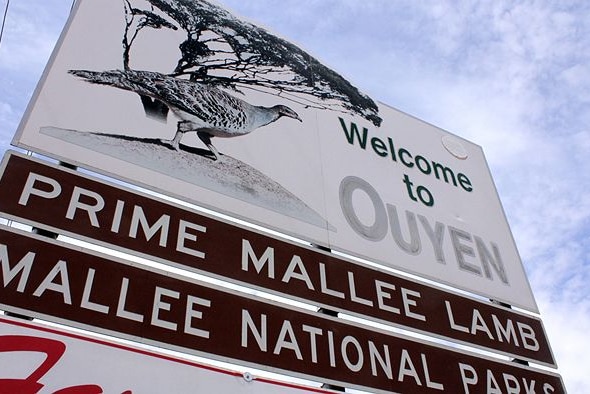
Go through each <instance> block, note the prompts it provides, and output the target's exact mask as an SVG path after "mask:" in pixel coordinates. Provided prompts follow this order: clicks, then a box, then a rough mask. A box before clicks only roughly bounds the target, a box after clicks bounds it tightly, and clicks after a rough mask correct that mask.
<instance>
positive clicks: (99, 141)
mask: <svg viewBox="0 0 590 394" xmlns="http://www.w3.org/2000/svg"><path fill="white" fill-rule="evenodd" d="M77 4H78V7H77V9H76V12H75V17H74V18H72V20H71V22H70V23H69V25H68V28H67V29H66V33H65V34H64V36H63V37H62V40H61V41H60V45H59V47H58V50H57V51H56V53H55V55H54V56H53V58H52V61H51V62H50V65H49V66H48V69H47V71H46V73H45V76H44V79H43V80H42V82H41V83H40V85H39V89H38V91H37V93H36V95H35V98H34V99H33V101H32V103H31V105H30V107H29V110H28V111H27V115H26V116H25V118H24V120H23V122H22V124H21V127H20V128H19V131H18V133H17V135H16V137H15V140H14V143H15V144H16V145H19V146H21V147H25V148H29V149H33V150H37V151H40V152H43V153H45V154H48V155H51V156H54V157H57V158H59V159H62V160H64V161H66V162H70V163H73V164H77V165H83V166H86V167H90V168H93V169H95V170H98V171H99V172H104V173H107V174H110V175H114V176H116V177H119V178H122V179H125V180H128V181H131V182H135V183H140V184H142V185H144V186H147V187H149V188H152V189H155V190H158V191H161V192H164V193H167V194H172V195H174V196H176V197H179V198H181V199H185V200H189V201H192V202H195V203H197V204H201V205H205V206H207V207H210V208H213V209H217V210H221V211H223V212H225V213H229V214H231V215H233V216H237V217H240V218H243V219H246V220H248V221H252V222H256V223H258V224H261V225H264V226H267V227H270V228H273V229H276V230H278V231H281V232H284V233H288V234H291V235H294V236H297V237H301V238H302V239H306V240H309V241H312V242H314V243H317V244H320V245H323V246H326V247H330V248H333V249H339V250H342V251H345V252H347V253H351V254H354V255H357V256H361V257H365V258H368V259H370V260H373V261H377V262H379V263H381V264H383V265H385V266H388V267H392V268H396V269H401V270H404V271H407V272H411V273H414V274H418V275H421V276H424V277H427V278H430V279H433V280H436V281H442V282H444V283H447V284H450V285H452V286H456V287H459V288H462V289H465V290H468V291H471V292H475V293H478V294H481V295H484V296H486V297H489V298H493V299H496V300H499V301H503V302H506V303H509V304H512V305H516V306H519V307H522V308H525V309H528V310H531V311H537V306H536V303H535V300H534V298H533V295H532V292H531V290H530V287H529V284H528V281H527V279H526V276H525V273H524V270H523V267H522V263H521V261H520V258H519V256H518V252H517V250H516V247H515V245H514V241H513V239H512V235H511V233H510V230H509V227H508V224H507V221H506V218H505V216H504V213H503V210H502V207H501V205H500V202H499V199H498V196H497V192H496V190H495V187H494V184H493V181H492V179H491V176H490V173H489V170H488V168H487V164H486V161H485V158H484V155H483V153H482V150H481V148H480V147H479V146H477V145H474V144H472V143H470V142H468V141H465V140H463V139H460V138H458V137H456V136H453V135H451V134H449V133H447V132H445V131H443V130H441V129H438V128H436V127H434V126H432V125H429V124H427V123H424V122H422V121H420V120H418V119H415V118H413V117H411V116H408V115H406V114H403V113H401V112H399V111H397V110H395V109H392V108H390V107H387V106H385V105H382V104H377V103H376V102H374V101H373V100H372V99H371V98H370V97H368V96H366V95H364V94H362V93H360V92H359V91H358V89H357V88H356V87H354V86H353V85H352V84H350V82H348V81H347V80H345V79H344V78H342V77H341V76H340V75H338V74H337V73H336V72H334V71H333V70H331V69H329V68H328V67H326V66H325V65H323V64H321V63H320V62H318V61H317V60H316V59H314V58H313V57H311V56H310V55H309V54H307V53H306V52H304V51H303V50H301V49H300V48H298V47H297V46H295V45H293V44H291V43H289V42H288V41H285V40H283V39H281V38H278V37H276V36H275V35H272V34H270V33H268V32H267V31H266V30H262V29H260V28H258V27H256V26H255V25H252V24H250V23H247V22H243V21H241V20H240V19H238V18H237V17H235V16H233V15H232V14H231V13H229V12H228V11H226V10H225V9H223V8H221V7H219V6H217V5H215V4H213V3H209V2H206V1H203V0H147V1H146V0H132V1H130V2H123V1H118V0H109V1H92V0H83V1H80V2H78V3H77ZM88 48H92V50H91V51H89V50H88ZM96 209H99V207H96Z"/></svg>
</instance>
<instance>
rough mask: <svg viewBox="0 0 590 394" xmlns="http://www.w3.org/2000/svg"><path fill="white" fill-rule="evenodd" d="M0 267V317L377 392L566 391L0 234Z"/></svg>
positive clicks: (504, 368) (544, 376)
mask: <svg viewBox="0 0 590 394" xmlns="http://www.w3.org/2000/svg"><path fill="white" fill-rule="evenodd" d="M29 234H30V233H29ZM0 257H1V261H2V262H1V264H2V270H1V272H2V281H1V282H0V283H2V288H1V290H0V309H5V310H9V311H12V312H16V313H25V314H30V315H32V316H33V317H38V318H42V319H48V320H51V321H56V322H60V323H66V324H71V325H73V326H76V327H79V328H86V329H91V330H94V331H98V332H102V333H107V334H112V335H115V336H119V337H121V338H126V339H132V340H138V341H141V342H144V343H148V344H153V345H157V346H162V347H166V348H169V349H173V350H180V351H186V352H189V353H193V354H198V355H205V356H209V357H212V358H216V359H220V360H224V361H229V362H235V363H238V364H243V365H247V366H253V367H256V368H261V369H265V370H270V371H273V372H277V371H279V372H284V373H286V374H293V375H295V376H300V377H304V378H308V379H313V380H320V381H327V382H329V383H332V384H337V385H341V386H350V387H355V388H362V389H367V388H369V389H372V390H378V391H379V392H392V391H396V392H403V393H435V392H436V393H438V392H453V393H458V392H465V393H468V392H522V391H523V389H525V388H526V390H528V391H529V392H542V393H564V392H565V389H564V387H563V382H562V381H561V378H560V377H559V376H558V375H555V374H552V373H546V372H543V371H539V370H534V369H530V368H527V367H522V366H519V365H516V364H514V363H507V362H503V361H499V360H493V359H488V358H483V357H480V356H476V355H475V354H471V353H466V352H460V351H457V350H454V349H450V348H446V347H443V346H434V345H428V344H425V343H422V342H419V341H417V340H414V339H410V338H408V337H403V336H399V335H395V334H392V333H385V332H381V331H373V330H371V329H368V328H365V327H360V326H355V325H350V324H345V323H343V322H342V321H338V319H336V318H330V317H326V316H323V315H320V314H318V313H313V312H306V311H302V310H298V309H294V308H291V307H286V306H278V305H276V304H274V303H269V302H266V301H262V300H260V299H256V298H255V297H248V296H242V295H239V294H236V293H235V292H230V291H227V290H221V289H220V288H216V287H213V286H211V285H207V284H204V283H200V282H197V281H188V280H183V279H181V278H180V277H178V276H175V275H172V274H170V273H167V272H163V271H157V270H155V269H150V268H144V269H142V268H139V267H138V266H137V265H131V264H127V263H124V262H122V261H115V260H111V259H107V258H104V257H100V256H98V255H97V254H94V253H92V252H89V251H86V252H85V251H82V250H80V249H74V248H71V247H69V246H66V244H62V243H60V242H58V241H53V240H49V239H47V238H45V239H43V237H41V236H33V235H28V234H27V233H23V232H20V231H17V230H10V229H8V228H5V227H4V228H0Z"/></svg>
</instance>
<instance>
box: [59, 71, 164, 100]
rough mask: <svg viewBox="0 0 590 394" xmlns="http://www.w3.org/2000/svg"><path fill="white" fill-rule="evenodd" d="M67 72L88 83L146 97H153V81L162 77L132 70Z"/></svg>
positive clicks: (157, 74)
mask: <svg viewBox="0 0 590 394" xmlns="http://www.w3.org/2000/svg"><path fill="white" fill-rule="evenodd" d="M68 72H69V73H70V74H72V75H75V76H77V77H80V78H82V79H84V80H86V81H87V82H90V83H95V84H98V85H108V86H113V87H116V88H119V89H123V90H129V91H132V92H135V93H138V94H141V95H146V96H153V95H154V93H156V92H155V87H154V85H153V82H154V79H156V80H157V79H161V77H164V75H162V74H159V73H154V72H148V71H134V70H111V71H88V70H69V71H68Z"/></svg>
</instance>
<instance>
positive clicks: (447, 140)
mask: <svg viewBox="0 0 590 394" xmlns="http://www.w3.org/2000/svg"><path fill="white" fill-rule="evenodd" d="M442 144H443V146H444V147H445V149H446V150H447V151H448V152H449V153H450V154H451V155H453V156H455V157H456V158H457V159H461V160H465V159H467V156H469V155H468V154H467V149H465V146H463V144H462V143H461V141H460V140H459V139H458V138H456V137H453V136H450V135H445V136H443V137H442Z"/></svg>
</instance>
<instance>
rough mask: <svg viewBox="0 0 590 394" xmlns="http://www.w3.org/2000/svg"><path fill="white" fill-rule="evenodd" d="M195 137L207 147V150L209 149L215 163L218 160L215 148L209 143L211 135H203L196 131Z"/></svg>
mask: <svg viewBox="0 0 590 394" xmlns="http://www.w3.org/2000/svg"><path fill="white" fill-rule="evenodd" d="M197 136H198V137H199V138H200V140H201V141H203V143H204V144H205V145H206V146H207V148H209V150H210V151H211V153H213V155H214V156H215V160H216V161H217V160H219V152H218V151H217V149H215V147H214V146H213V144H212V143H211V135H210V134H209V133H205V132H203V131H197Z"/></svg>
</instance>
